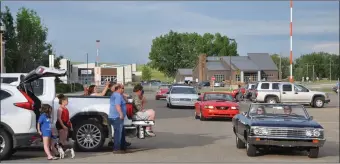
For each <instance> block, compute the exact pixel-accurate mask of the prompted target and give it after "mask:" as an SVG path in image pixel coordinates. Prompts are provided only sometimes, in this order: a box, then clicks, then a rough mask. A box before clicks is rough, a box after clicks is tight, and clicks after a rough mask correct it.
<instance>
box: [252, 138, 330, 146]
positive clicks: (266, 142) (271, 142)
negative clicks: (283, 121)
mask: <svg viewBox="0 0 340 164" xmlns="http://www.w3.org/2000/svg"><path fill="white" fill-rule="evenodd" d="M248 142H249V144H253V145H258V146H279V147H322V146H323V145H324V143H325V142H326V140H325V139H294V140H293V139H274V138H260V137H248Z"/></svg>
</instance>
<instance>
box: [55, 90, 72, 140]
mask: <svg viewBox="0 0 340 164" xmlns="http://www.w3.org/2000/svg"><path fill="white" fill-rule="evenodd" d="M58 99H59V104H60V107H59V109H58V119H57V122H56V128H57V129H58V132H59V142H60V143H61V144H62V145H67V139H68V133H69V130H70V131H73V128H72V123H71V121H70V115H69V112H68V109H67V108H66V106H67V104H68V99H67V97H66V96H65V95H63V94H60V95H58Z"/></svg>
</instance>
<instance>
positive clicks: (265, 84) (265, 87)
mask: <svg viewBox="0 0 340 164" xmlns="http://www.w3.org/2000/svg"><path fill="white" fill-rule="evenodd" d="M261 89H269V83H262V85H261Z"/></svg>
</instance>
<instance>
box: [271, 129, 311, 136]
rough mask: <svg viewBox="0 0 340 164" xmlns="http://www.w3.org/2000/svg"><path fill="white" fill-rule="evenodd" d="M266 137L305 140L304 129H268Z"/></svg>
mask: <svg viewBox="0 0 340 164" xmlns="http://www.w3.org/2000/svg"><path fill="white" fill-rule="evenodd" d="M268 133H269V134H268V135H269V136H272V137H296V138H305V137H306V130H305V129H293V128H289V129H288V128H269V129H268Z"/></svg>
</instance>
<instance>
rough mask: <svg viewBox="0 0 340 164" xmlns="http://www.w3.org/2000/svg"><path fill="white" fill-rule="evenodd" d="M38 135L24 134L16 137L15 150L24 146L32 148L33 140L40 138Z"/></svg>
mask: <svg viewBox="0 0 340 164" xmlns="http://www.w3.org/2000/svg"><path fill="white" fill-rule="evenodd" d="M38 135H39V134H38V133H22V134H15V135H14V146H13V147H14V148H17V147H22V146H30V145H31V144H32V142H33V140H32V139H33V138H34V137H36V136H38Z"/></svg>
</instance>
